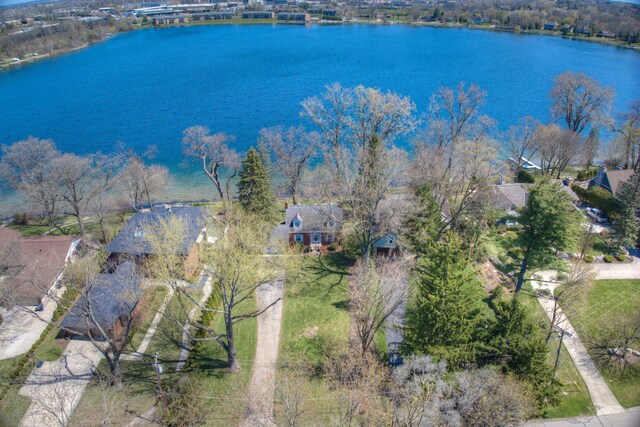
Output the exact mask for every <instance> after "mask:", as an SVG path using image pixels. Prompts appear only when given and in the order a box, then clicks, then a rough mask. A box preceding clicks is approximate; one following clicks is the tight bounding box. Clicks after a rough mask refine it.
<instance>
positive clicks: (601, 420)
mask: <svg viewBox="0 0 640 427" xmlns="http://www.w3.org/2000/svg"><path fill="white" fill-rule="evenodd" d="M526 426H527V427H638V426H640V408H631V409H629V410H627V411H625V412H620V413H617V414H609V415H596V416H589V417H579V418H572V419H564V420H549V421H531V422H528V423H527V424H526Z"/></svg>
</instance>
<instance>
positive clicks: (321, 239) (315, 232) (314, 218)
mask: <svg viewBox="0 0 640 427" xmlns="http://www.w3.org/2000/svg"><path fill="white" fill-rule="evenodd" d="M342 224H343V218H342V209H341V208H340V207H338V206H336V205H331V204H329V205H292V206H286V220H285V223H284V224H283V225H284V227H283V228H286V230H287V235H288V238H287V240H288V242H289V244H296V243H300V244H302V245H304V246H311V247H313V248H320V247H323V246H329V245H330V244H331V243H334V242H336V241H338V240H339V239H340V237H341V236H342Z"/></svg>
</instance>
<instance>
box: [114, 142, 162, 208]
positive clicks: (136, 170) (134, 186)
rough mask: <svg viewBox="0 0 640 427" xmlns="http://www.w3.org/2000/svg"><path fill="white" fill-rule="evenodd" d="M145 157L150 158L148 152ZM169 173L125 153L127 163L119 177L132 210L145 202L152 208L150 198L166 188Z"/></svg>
mask: <svg viewBox="0 0 640 427" xmlns="http://www.w3.org/2000/svg"><path fill="white" fill-rule="evenodd" d="M146 157H151V155H150V154H149V152H148V153H147V154H146ZM168 180H169V171H168V170H167V168H165V167H163V166H159V165H146V164H145V162H144V158H143V157H141V156H139V155H137V154H135V153H134V152H129V153H127V163H126V166H125V167H124V170H123V171H122V174H121V176H120V183H121V185H122V188H123V189H124V191H125V194H126V195H127V198H128V199H129V203H130V204H131V207H132V208H133V209H134V210H136V211H137V210H138V209H139V207H140V205H141V204H144V202H145V201H146V203H147V205H148V206H149V207H151V206H153V200H152V196H154V195H156V194H157V193H158V192H159V191H161V190H162V189H164V188H165V187H166V186H167V183H168Z"/></svg>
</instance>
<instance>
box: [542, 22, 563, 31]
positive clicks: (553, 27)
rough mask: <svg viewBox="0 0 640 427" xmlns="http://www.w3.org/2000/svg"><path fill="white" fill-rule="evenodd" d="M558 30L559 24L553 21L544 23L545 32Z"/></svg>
mask: <svg viewBox="0 0 640 427" xmlns="http://www.w3.org/2000/svg"><path fill="white" fill-rule="evenodd" d="M558 28H560V24H558V23H557V22H555V21H550V22H545V23H544V29H545V30H547V31H557V30H558Z"/></svg>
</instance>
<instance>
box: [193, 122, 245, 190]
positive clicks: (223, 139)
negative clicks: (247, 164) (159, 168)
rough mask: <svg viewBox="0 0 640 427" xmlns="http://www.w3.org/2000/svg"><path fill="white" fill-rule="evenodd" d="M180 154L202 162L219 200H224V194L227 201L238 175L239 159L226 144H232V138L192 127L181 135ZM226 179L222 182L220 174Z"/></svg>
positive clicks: (202, 127)
mask: <svg viewBox="0 0 640 427" xmlns="http://www.w3.org/2000/svg"><path fill="white" fill-rule="evenodd" d="M182 134H183V137H182V152H183V153H184V155H185V156H186V157H188V158H190V159H192V160H194V161H200V162H202V170H203V171H204V173H205V174H207V176H208V177H209V179H210V180H211V182H213V184H214V185H215V187H216V189H217V190H218V194H219V195H220V199H221V200H223V201H224V200H225V194H226V197H227V199H229V187H230V184H231V180H232V179H233V178H234V177H235V176H236V174H237V173H238V168H239V167H240V157H239V156H238V153H237V152H236V151H235V150H233V149H231V148H229V146H228V143H230V142H233V137H231V136H227V135H226V134H224V133H216V134H213V135H211V134H210V133H209V129H208V128H206V127H204V126H192V127H190V128H187V129H185V130H184V132H183V133H182ZM223 173H226V174H227V177H226V179H225V180H224V182H223V181H222V174H223Z"/></svg>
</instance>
